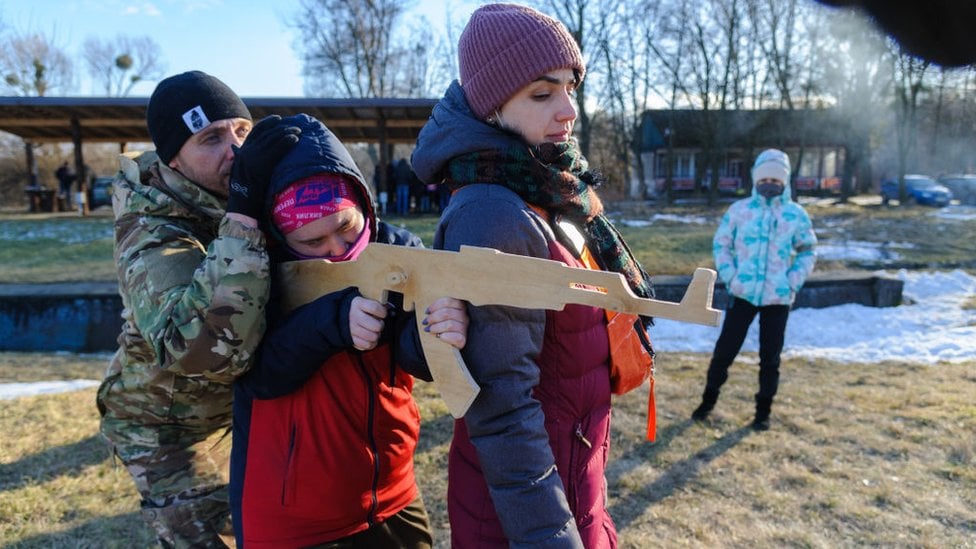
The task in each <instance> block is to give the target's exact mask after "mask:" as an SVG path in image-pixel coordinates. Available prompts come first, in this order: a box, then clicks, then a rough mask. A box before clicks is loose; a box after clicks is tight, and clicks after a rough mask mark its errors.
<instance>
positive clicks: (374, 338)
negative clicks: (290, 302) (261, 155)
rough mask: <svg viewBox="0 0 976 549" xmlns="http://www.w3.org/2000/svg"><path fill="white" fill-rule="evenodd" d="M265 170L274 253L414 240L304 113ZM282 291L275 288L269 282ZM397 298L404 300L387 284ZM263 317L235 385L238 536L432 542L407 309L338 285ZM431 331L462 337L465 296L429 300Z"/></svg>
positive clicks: (280, 542)
mask: <svg viewBox="0 0 976 549" xmlns="http://www.w3.org/2000/svg"><path fill="white" fill-rule="evenodd" d="M284 121H285V122H286V123H288V124H294V125H296V126H298V127H300V128H301V130H302V134H301V140H300V141H299V144H298V146H296V147H295V148H294V149H293V150H292V151H291V152H290V153H289V154H288V155H287V156H286V157H285V158H284V159H283V160H282V161H281V162H280V163H279V164H278V166H277V168H275V171H274V174H273V177H272V181H271V187H270V192H269V194H268V201H267V204H266V208H265V212H264V216H263V218H264V219H265V220H266V221H267V223H268V225H269V226H270V228H269V231H268V232H269V234H271V235H273V242H274V250H275V251H274V252H273V253H272V256H273V263H272V265H273V267H272V268H274V265H276V264H277V263H278V262H279V261H286V260H294V259H302V258H319V257H321V258H325V259H329V260H331V261H351V260H354V259H356V258H357V257H358V255H359V253H360V252H362V250H363V249H364V248H365V247H366V245H367V244H368V243H369V242H382V243H386V244H397V245H401V246H413V247H420V246H421V243H420V239H419V238H417V237H416V236H414V235H412V234H410V233H409V232H408V231H406V230H405V229H397V228H395V227H391V226H390V225H387V224H386V223H383V222H382V221H379V220H378V219H377V217H376V212H375V210H374V207H373V200H372V196H371V193H370V191H369V188H368V187H367V185H366V182H365V180H364V179H363V176H362V175H361V173H360V171H359V168H358V167H357V166H356V164H355V162H354V161H353V159H352V157H351V156H350V155H349V153H348V152H347V151H346V149H345V147H343V146H342V144H341V143H340V142H339V140H338V138H336V136H335V135H334V134H333V133H332V132H331V131H329V130H328V128H326V127H325V126H324V125H323V124H322V123H321V122H319V121H318V120H315V119H314V118H311V117H309V116H307V115H297V116H294V117H288V118H286V119H284ZM275 289H277V290H280V288H275ZM391 297H392V298H394V301H395V302H396V303H397V305H401V303H400V301H402V299H400V298H401V297H402V296H399V295H398V294H391ZM269 309H270V310H271V311H272V320H271V322H270V324H269V329H268V333H267V334H266V335H265V339H264V342H263V343H262V347H261V351H260V353H259V359H258V361H257V362H256V364H255V366H254V367H253V368H252V369H251V370H250V371H249V372H248V373H247V374H245V375H244V376H242V377H241V378H239V379H238V380H237V381H236V382H235V384H234V386H235V392H234V444H233V446H234V450H233V456H232V460H231V477H232V480H231V494H232V497H231V501H232V502H233V515H234V526H235V532H236V535H237V541H238V544H239V545H242V546H255V547H264V546H276V547H282V546H295V547H298V546H301V547H306V546H313V545H315V546H318V545H320V544H329V545H328V546H329V547H346V548H353V547H363V548H373V547H407V548H422V547H431V546H432V544H433V540H432V537H431V531H430V525H429V523H428V518H427V511H426V509H425V507H424V503H423V500H422V499H421V497H420V492H419V489H418V487H417V482H416V479H415V477H414V467H413V452H414V449H415V448H416V446H417V438H418V436H419V431H420V412H419V410H418V408H417V405H416V403H415V402H414V400H413V397H412V395H411V391H412V388H413V378H412V377H411V375H410V372H411V371H412V372H413V373H416V374H417V375H420V376H421V377H424V378H425V379H430V374H429V372H427V370H426V368H425V364H424V361H423V358H422V350H421V347H420V341H419V339H418V337H417V329H416V326H417V325H416V322H415V320H414V313H410V314H408V313H406V312H405V311H403V309H402V307H400V306H395V307H394V308H393V309H392V312H391V313H388V310H387V306H386V304H384V303H379V302H377V301H373V300H370V299H366V298H364V297H362V296H360V295H359V292H358V291H357V290H356V288H348V289H346V290H343V291H339V292H335V293H332V294H329V295H326V296H323V297H321V298H319V299H317V300H315V301H313V302H311V303H308V304H306V305H305V306H302V307H299V308H298V309H296V310H295V311H293V312H291V313H289V314H287V315H285V316H281V315H278V314H277V312H276V311H275V300H274V299H273V300H272V302H271V303H270V305H269ZM426 321H427V322H425V324H426V326H427V329H428V331H430V332H431V333H434V334H436V335H437V336H438V337H439V338H441V339H442V340H444V341H446V342H448V343H450V344H453V345H455V346H456V347H458V348H461V347H463V346H464V336H465V328H466V326H467V315H466V313H465V312H464V304H463V303H462V302H460V301H458V300H456V299H442V300H438V301H436V302H435V303H434V304H432V305H431V312H430V314H429V315H428V316H427V317H426Z"/></svg>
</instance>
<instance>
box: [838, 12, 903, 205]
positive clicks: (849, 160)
mask: <svg viewBox="0 0 976 549" xmlns="http://www.w3.org/2000/svg"><path fill="white" fill-rule="evenodd" d="M826 28H827V29H829V33H828V36H827V37H826V40H825V42H824V44H823V47H824V49H825V50H826V51H828V52H830V53H831V55H824V56H823V66H824V69H825V72H824V74H823V80H822V87H823V89H824V92H825V94H826V95H828V96H829V97H832V98H833V99H834V101H835V102H836V107H835V108H836V109H837V111H838V115H839V116H838V118H840V119H842V120H845V121H847V123H846V124H843V125H841V126H840V127H839V128H837V130H838V132H839V133H838V134H837V135H838V136H839V137H840V138H841V140H842V141H843V142H844V144H845V146H846V151H845V155H844V169H843V171H842V179H841V198H842V200H843V199H845V198H846V197H848V196H850V195H852V194H854V192H855V191H861V192H863V191H866V190H867V189H868V186H869V185H870V183H871V179H872V175H871V166H870V162H869V160H870V157H871V145H870V144H871V141H872V140H877V139H873V137H880V132H881V130H882V121H883V120H884V118H885V117H884V116H883V113H882V105H884V104H885V103H887V94H888V93H889V90H890V89H891V77H892V75H891V72H890V71H889V70H886V67H887V64H888V62H889V61H888V55H889V52H888V51H887V50H886V48H885V42H884V37H883V36H882V35H881V34H880V33H879V32H878V31H877V30H876V29H875V28H874V27H873V26H869V23H868V22H867V21H865V20H864V18H863V17H861V16H860V14H859V13H857V12H855V11H853V10H850V9H848V10H843V11H839V12H837V13H836V14H835V16H834V17H832V18H831V19H830V22H829V25H826ZM855 178H856V181H857V183H858V185H857V187H858V188H857V189H855V187H854V183H855Z"/></svg>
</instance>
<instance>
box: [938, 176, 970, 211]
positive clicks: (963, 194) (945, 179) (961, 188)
mask: <svg viewBox="0 0 976 549" xmlns="http://www.w3.org/2000/svg"><path fill="white" fill-rule="evenodd" d="M936 181H937V182H938V183H939V184H940V185H942V186H944V187H947V188H948V189H949V190H950V191H952V198H955V199H956V200H958V201H959V203H960V204H969V205H971V206H976V174H971V173H970V174H952V175H942V176H939V179H937V180H936Z"/></svg>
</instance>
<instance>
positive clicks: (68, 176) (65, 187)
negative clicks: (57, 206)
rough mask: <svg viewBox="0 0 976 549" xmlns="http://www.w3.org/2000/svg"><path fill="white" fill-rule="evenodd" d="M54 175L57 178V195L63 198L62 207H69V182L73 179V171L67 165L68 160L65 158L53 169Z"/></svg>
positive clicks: (67, 208) (66, 208) (68, 208)
mask: <svg viewBox="0 0 976 549" xmlns="http://www.w3.org/2000/svg"><path fill="white" fill-rule="evenodd" d="M54 177H56V178H57V180H58V197H60V198H61V199H63V200H64V209H65V210H70V209H71V184H72V183H73V182H74V180H75V172H74V171H73V170H72V169H71V166H69V165H68V161H67V160H65V161H64V162H63V163H62V164H61V166H59V167H58V169H57V170H55V171H54Z"/></svg>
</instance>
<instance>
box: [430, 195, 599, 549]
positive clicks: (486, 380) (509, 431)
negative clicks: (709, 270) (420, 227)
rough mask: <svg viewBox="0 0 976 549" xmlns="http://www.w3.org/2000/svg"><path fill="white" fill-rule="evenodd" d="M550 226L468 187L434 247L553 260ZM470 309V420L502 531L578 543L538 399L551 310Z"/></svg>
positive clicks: (515, 202) (509, 201)
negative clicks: (474, 391) (473, 386)
mask: <svg viewBox="0 0 976 549" xmlns="http://www.w3.org/2000/svg"><path fill="white" fill-rule="evenodd" d="M545 230H546V229H545V227H544V224H543V222H542V221H541V219H539V217H538V216H537V215H536V214H535V213H534V212H532V210H530V209H529V208H528V207H526V205H525V203H524V202H523V201H522V200H521V199H519V198H518V196H517V195H515V194H514V193H512V192H511V191H508V190H507V189H504V188H502V187H498V186H494V185H471V186H468V187H465V188H463V189H461V190H460V191H458V192H457V193H455V195H454V196H453V197H452V198H451V206H450V207H449V208H448V210H447V211H446V212H445V215H444V217H443V218H442V220H441V225H440V227H439V230H438V233H437V235H435V247H439V248H443V249H448V250H458V249H459V248H460V246H461V245H473V246H483V247H488V248H495V249H497V250H500V251H503V252H507V253H512V254H520V255H526V256H533V257H542V258H548V257H549V249H548V243H547V239H546V234H545V232H544V231H545ZM468 312H469V316H470V324H469V327H468V338H467V344H466V345H465V348H464V350H463V351H462V354H463V356H464V360H465V362H466V363H467V365H468V368H469V369H470V370H471V375H472V376H473V377H474V379H475V380H476V381H477V382H478V384H479V385H480V386H481V392H480V393H479V395H478V397H477V398H476V399H475V401H474V403H473V404H472V405H471V408H470V409H469V410H468V413H467V414H466V415H465V417H464V421H465V423H466V425H467V429H468V433H469V435H470V437H471V442H472V444H473V445H474V447H475V449H476V450H477V452H478V457H479V460H480V462H481V467H482V470H483V472H484V476H485V480H486V481H487V483H488V488H489V491H490V493H491V497H492V501H493V502H494V504H495V511H496V512H497V514H498V517H499V519H500V520H501V523H502V527H503V528H504V530H505V534H506V536H507V537H508V538H509V541H510V543H511V545H512V547H519V546H530V545H531V546H533V547H582V542H581V541H580V537H579V532H578V531H577V529H576V523H575V521H574V519H573V515H572V512H571V511H570V509H569V504H568V503H567V500H566V495H565V493H564V490H563V485H562V481H561V480H560V478H559V475H558V474H557V472H556V467H555V459H554V457H553V454H552V450H551V448H550V446H549V437H548V434H547V432H546V429H545V418H544V415H543V412H542V407H541V405H540V403H539V401H537V400H536V399H534V398H533V396H532V390H533V388H534V387H535V386H536V385H537V384H538V382H539V366H538V365H537V363H536V358H537V357H538V355H539V352H540V351H541V348H542V340H543V334H544V331H545V324H546V315H545V311H542V310H528V309H518V308H513V307H501V306H482V307H469V309H468ZM512 456H518V459H511V457H512Z"/></svg>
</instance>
